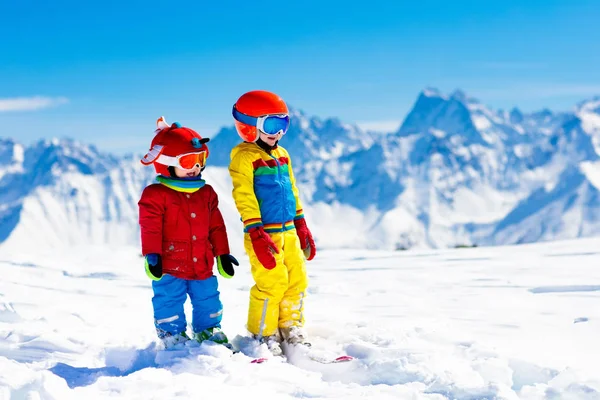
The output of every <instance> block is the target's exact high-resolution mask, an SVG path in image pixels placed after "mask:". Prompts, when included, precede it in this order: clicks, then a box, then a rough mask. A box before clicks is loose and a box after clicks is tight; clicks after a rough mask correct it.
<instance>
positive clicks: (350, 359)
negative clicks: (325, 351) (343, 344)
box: [333, 356, 354, 363]
mask: <svg viewBox="0 0 600 400" xmlns="http://www.w3.org/2000/svg"><path fill="white" fill-rule="evenodd" d="M352 360H354V357H352V356H340V357H338V358H336V359H335V360H333V362H336V363H339V362H346V361H352Z"/></svg>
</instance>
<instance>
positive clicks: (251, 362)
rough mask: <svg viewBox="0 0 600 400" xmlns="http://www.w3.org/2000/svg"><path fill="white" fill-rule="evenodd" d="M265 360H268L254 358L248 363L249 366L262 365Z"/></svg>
mask: <svg viewBox="0 0 600 400" xmlns="http://www.w3.org/2000/svg"><path fill="white" fill-rule="evenodd" d="M267 360H268V358H266V357H260V358H255V359H254V360H252V361H250V364H262V363H264V362H265V361H267Z"/></svg>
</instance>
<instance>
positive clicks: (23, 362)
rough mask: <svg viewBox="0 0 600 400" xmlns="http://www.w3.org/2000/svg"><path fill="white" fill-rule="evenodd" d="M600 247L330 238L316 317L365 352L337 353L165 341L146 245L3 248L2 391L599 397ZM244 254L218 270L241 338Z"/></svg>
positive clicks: (234, 331) (315, 287)
mask: <svg viewBox="0 0 600 400" xmlns="http://www.w3.org/2000/svg"><path fill="white" fill-rule="evenodd" d="M599 246H600V241H599V240H598V239H580V240H577V241H566V242H554V243H552V244H535V245H522V246H512V247H494V248H483V247H480V248H477V249H459V250H455V249H453V250H434V251H431V250H429V251H414V250H410V251H406V252H384V251H365V250H363V251H360V250H343V251H323V252H320V253H319V254H318V255H317V258H316V259H315V260H314V261H311V262H310V263H309V264H308V271H309V275H310V279H311V283H310V289H309V295H308V296H307V299H306V318H307V329H308V331H309V334H310V336H311V339H312V342H313V343H314V347H315V348H319V349H329V350H330V351H332V352H333V353H336V352H340V351H345V352H347V353H348V354H351V355H352V356H354V357H355V358H356V360H355V361H354V362H352V363H350V364H340V365H330V366H323V365H316V364H313V363H307V362H306V360H304V359H302V358H292V359H291V363H289V364H287V363H281V362H271V361H269V362H267V363H265V364H260V365H256V364H250V360H251V359H252V357H254V356H256V355H261V354H264V351H265V350H264V349H262V348H253V347H251V346H244V352H243V353H241V354H237V355H235V356H231V354H230V353H229V352H228V351H226V350H225V349H222V348H215V347H211V346H208V345H203V346H200V347H193V348H190V350H189V351H187V352H184V353H183V354H181V355H180V356H178V357H175V355H173V354H171V355H170V354H165V353H161V352H158V351H157V350H156V347H155V344H154V340H155V332H154V327H153V319H152V307H151V297H152V291H151V287H150V281H149V280H148V279H147V277H146V276H145V274H144V270H143V264H142V260H141V258H140V257H139V254H138V249H137V248H120V249H115V248H110V251H108V250H109V249H108V248H106V247H105V248H98V249H95V250H89V249H86V250H85V251H79V250H78V249H71V250H70V251H69V252H63V253H57V252H54V251H49V252H47V253H43V252H37V253H35V254H34V252H27V253H24V252H19V251H10V249H8V248H7V247H3V248H2V249H0V274H1V275H2V277H3V279H2V280H0V338H2V339H1V340H0V398H2V399H61V400H63V399H90V400H91V399H107V398H123V399H189V398H213V397H214V396H219V397H223V398H244V399H248V400H250V399H261V400H272V399H273V400H280V399H297V398H316V399H378V400H380V399H381V400H385V399H415V400H420V399H429V400H443V399H460V400H467V399H469V400H472V399H497V400H516V399H525V400H538V399H539V400H542V399H569V400H570V399H578V400H595V399H598V398H600V372H599V371H598V357H599V355H600V342H599V341H598V332H599V331H600V309H599V308H598V301H600V269H598V268H597V264H598V262H597V261H598V256H599V255H600V253H598V251H597V249H598V248H599ZM239 258H240V261H241V265H240V267H239V268H238V269H237V271H238V272H237V273H236V276H235V277H234V278H233V279H232V280H223V279H221V278H219V282H220V291H221V298H222V300H223V302H224V319H223V328H224V330H225V332H226V333H227V334H228V335H229V336H230V337H231V338H232V339H234V341H235V342H236V343H242V344H243V343H247V341H245V339H244V337H245V336H246V332H245V328H244V325H245V322H246V313H247V304H248V290H249V287H250V286H251V284H252V283H251V276H250V273H249V269H250V268H249V265H248V260H247V258H246V257H242V256H240V257H239ZM566 266H568V268H566ZM186 307H189V303H188V304H187V305H186ZM186 310H187V311H188V312H189V311H190V310H189V308H186ZM333 310H335V312H334V311H333Z"/></svg>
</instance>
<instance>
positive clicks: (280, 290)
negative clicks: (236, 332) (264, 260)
mask: <svg viewBox="0 0 600 400" xmlns="http://www.w3.org/2000/svg"><path fill="white" fill-rule="evenodd" d="M269 236H271V239H272V240H273V242H274V243H275V245H276V246H277V248H278V249H280V252H279V254H274V256H275V260H276V262H277V265H276V266H275V268H273V269H271V270H268V269H266V268H265V267H263V266H262V264H261V263H260V261H258V258H257V257H256V253H254V249H253V248H252V240H250V235H248V234H245V235H244V248H245V249H246V253H247V254H248V256H249V258H250V267H251V272H252V277H253V278H254V283H255V284H254V286H253V287H252V288H251V289H250V306H249V307H248V325H247V329H248V330H249V331H250V333H252V334H254V335H257V336H261V337H262V336H271V335H273V334H275V333H276V332H277V329H278V321H279V303H280V302H281V299H282V298H283V294H284V293H285V291H286V290H287V287H288V272H287V269H286V268H285V265H284V263H283V251H282V250H281V249H282V248H283V240H284V236H283V233H272V234H269Z"/></svg>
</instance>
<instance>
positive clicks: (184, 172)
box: [175, 165, 201, 178]
mask: <svg viewBox="0 0 600 400" xmlns="http://www.w3.org/2000/svg"><path fill="white" fill-rule="evenodd" d="M200 172H201V171H200V167H199V166H197V165H196V166H195V167H194V168H192V169H183V168H179V167H175V175H177V177H178V178H194V177H196V176H198V175H200Z"/></svg>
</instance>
